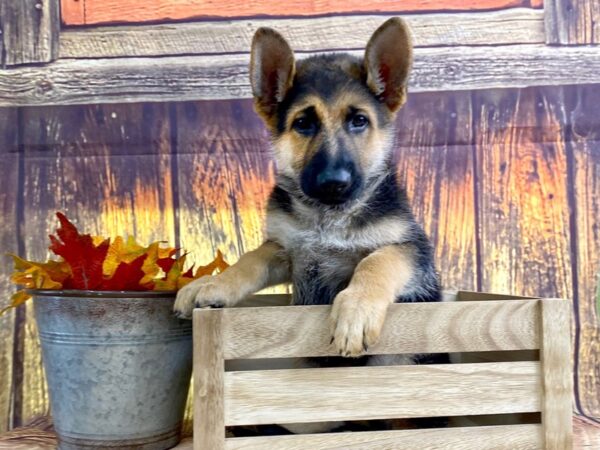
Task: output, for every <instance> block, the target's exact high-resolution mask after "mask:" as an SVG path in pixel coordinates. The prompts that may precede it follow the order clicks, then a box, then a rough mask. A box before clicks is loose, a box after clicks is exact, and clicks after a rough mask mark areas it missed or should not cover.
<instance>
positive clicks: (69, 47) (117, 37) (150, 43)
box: [60, 8, 545, 58]
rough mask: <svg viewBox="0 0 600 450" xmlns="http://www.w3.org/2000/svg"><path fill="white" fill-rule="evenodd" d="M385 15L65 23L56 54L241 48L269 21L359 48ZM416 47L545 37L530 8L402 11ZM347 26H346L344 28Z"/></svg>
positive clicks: (319, 41)
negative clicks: (131, 23) (87, 24)
mask: <svg viewBox="0 0 600 450" xmlns="http://www.w3.org/2000/svg"><path fill="white" fill-rule="evenodd" d="M389 17H391V15H366V16H357V15H353V16H335V17H317V18H309V19H307V18H300V19H276V20H272V19H271V20H269V19H251V20H236V21H207V22H195V23H179V24H160V25H141V26H118V27H114V26H113V27H95V28H85V29H77V28H75V29H72V28H71V29H68V28H67V29H66V30H64V31H63V32H62V34H61V43H60V57H61V58H114V57H133V56H165V55H196V54H211V53H242V52H247V51H248V49H249V48H250V42H251V40H252V35H253V33H254V31H256V29H257V28H259V27H273V28H276V29H277V30H278V31H280V32H281V33H282V34H283V35H284V36H285V37H286V38H287V39H289V41H290V43H291V44H292V47H293V48H294V49H295V50H297V51H320V50H336V49H344V50H348V49H362V48H364V47H365V45H366V43H367V40H368V39H369V36H370V35H371V33H373V31H374V30H375V29H376V28H377V27H378V26H379V25H381V24H382V23H383V22H384V21H385V20H386V19H387V18H389ZM406 20H407V21H408V23H409V24H410V26H411V28H412V31H413V40H414V43H415V45H416V46H417V47H434V46H452V45H503V44H539V43H543V42H544V41H545V33H544V13H543V12H542V11H541V10H537V9H530V8H513V9H509V10H503V11H492V12H473V13H456V14H415V15H409V16H406ZM349 30H352V32H349Z"/></svg>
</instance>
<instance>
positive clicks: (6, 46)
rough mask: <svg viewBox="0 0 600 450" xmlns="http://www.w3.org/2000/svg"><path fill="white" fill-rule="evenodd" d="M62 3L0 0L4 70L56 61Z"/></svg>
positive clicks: (0, 57)
mask: <svg viewBox="0 0 600 450" xmlns="http://www.w3.org/2000/svg"><path fill="white" fill-rule="evenodd" d="M59 1H60V0H44V1H40V0H19V1H14V0H0V31H1V32H2V33H1V34H0V66H1V67H6V66H14V65H18V64H29V63H43V62H48V61H52V60H54V59H56V58H57V56H58V34H59V32H60V12H59V8H60V5H59Z"/></svg>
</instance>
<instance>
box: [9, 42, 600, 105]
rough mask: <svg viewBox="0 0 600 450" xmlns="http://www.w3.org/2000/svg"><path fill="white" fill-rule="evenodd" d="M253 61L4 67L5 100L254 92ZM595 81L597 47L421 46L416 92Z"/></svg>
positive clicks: (214, 58)
mask: <svg viewBox="0 0 600 450" xmlns="http://www.w3.org/2000/svg"><path fill="white" fill-rule="evenodd" d="M351 53H352V52H351ZM361 53H362V52H354V54H357V55H360V54H361ZM248 61H249V56H248V55H247V54H241V55H206V56H177V57H164V58H112V59H95V60H75V59H63V60H58V61H56V62H54V63H51V64H48V65H46V66H41V67H37V66H36V67H22V68H18V69H11V70H0V106H28V105H57V104H62V105H73V104H92V103H126V102H141V101H181V100H216V99H233V98H249V97H250V85H249V82H248ZM591 83H600V52H599V51H598V49H597V48H595V47H583V46H582V47H580V46H577V47H548V46H546V45H543V44H531V45H511V46H499V47H487V46H483V47H447V48H439V47H436V48H420V49H417V50H416V52H415V62H414V67H413V73H412V76H411V80H410V90H411V91H413V92H423V91H446V90H467V89H487V88H509V87H527V86H539V85H561V84H591Z"/></svg>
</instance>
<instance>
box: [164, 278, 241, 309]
mask: <svg viewBox="0 0 600 450" xmlns="http://www.w3.org/2000/svg"><path fill="white" fill-rule="evenodd" d="M236 301H237V298H236V292H235V291H234V289H233V288H232V286H231V283H229V282H227V280H226V279H224V278H222V276H221V275H215V276H206V277H202V278H198V279H197V280H194V281H192V282H191V283H189V284H187V285H185V286H184V287H183V288H181V289H180V290H179V292H177V298H176V299H175V306H174V308H173V310H174V312H175V315H176V316H177V317H179V318H182V319H189V318H191V317H192V311H193V310H194V308H223V307H225V306H233V304H235V302H236Z"/></svg>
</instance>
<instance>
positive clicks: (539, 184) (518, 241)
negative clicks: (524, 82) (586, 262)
mask: <svg viewBox="0 0 600 450" xmlns="http://www.w3.org/2000/svg"><path fill="white" fill-rule="evenodd" d="M562 92H563V91H562V89H557V88H538V89H524V90H519V91H517V90H504V91H499V90H498V91H494V90H492V91H481V92H478V93H475V94H474V95H473V98H474V102H473V109H474V114H475V121H474V123H475V133H476V139H477V141H476V144H475V145H476V159H477V162H476V170H477V175H476V176H477V184H476V190H477V197H478V198H477V202H478V218H479V219H478V220H479V224H480V226H479V236H478V242H479V245H480V248H481V266H480V269H481V270H482V280H483V284H482V290H483V291H485V292H501V293H502V292H504V293H517V292H518V293H519V294H521V295H538V296H544V297H560V298H571V297H572V293H573V290H572V289H573V282H572V253H571V235H570V228H569V226H570V223H569V203H568V193H567V171H568V169H567V157H566V152H565V143H564V138H565V137H564V134H563V132H562V124H563V123H564V122H565V118H566V113H565V109H564V99H563V96H562Z"/></svg>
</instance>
